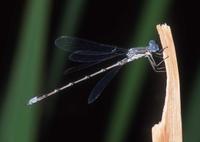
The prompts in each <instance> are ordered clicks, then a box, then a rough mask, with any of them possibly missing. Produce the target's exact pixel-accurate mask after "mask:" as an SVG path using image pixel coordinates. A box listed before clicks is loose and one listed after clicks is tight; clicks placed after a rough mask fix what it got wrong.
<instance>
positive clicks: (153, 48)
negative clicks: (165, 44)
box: [147, 40, 159, 52]
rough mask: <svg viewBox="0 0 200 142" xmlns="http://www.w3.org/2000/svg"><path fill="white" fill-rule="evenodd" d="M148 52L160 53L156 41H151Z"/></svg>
mask: <svg viewBox="0 0 200 142" xmlns="http://www.w3.org/2000/svg"><path fill="white" fill-rule="evenodd" d="M147 50H148V51H149V52H157V51H159V47H158V44H156V42H155V41H154V40H150V41H149V45H148V47H147Z"/></svg>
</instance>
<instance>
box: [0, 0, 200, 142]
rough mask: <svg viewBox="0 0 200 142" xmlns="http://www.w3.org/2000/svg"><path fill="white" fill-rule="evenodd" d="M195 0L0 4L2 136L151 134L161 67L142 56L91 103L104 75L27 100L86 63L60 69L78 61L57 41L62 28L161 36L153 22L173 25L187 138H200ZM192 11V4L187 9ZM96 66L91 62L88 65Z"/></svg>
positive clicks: (97, 35) (109, 141)
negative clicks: (40, 98) (188, 0)
mask: <svg viewBox="0 0 200 142" xmlns="http://www.w3.org/2000/svg"><path fill="white" fill-rule="evenodd" d="M194 5H195V3H186V2H181V4H180V3H179V1H178V0H175V1H172V0H171V1H170V0H163V1H160V0H149V1H139V0H123V1H115V0H109V1H107V0H95V1H94V0H84V1H83V0H43V1H41V0H16V1H13V2H3V3H2V4H1V8H0V9H1V12H0V13H1V15H2V16H1V21H2V22H1V37H2V38H1V48H0V67H1V70H0V73H1V74H0V77H1V79H0V88H1V90H0V93H1V96H0V142H40V141H41V142H51V141H52V142H53V141H70V142H78V141H87V142H90V141H91V142H126V141H127V142H130V141H140V142H147V141H148V142H150V141H152V140H151V127H152V126H153V125H154V124H155V123H158V122H159V121H160V119H161V114H162V108H163V102H164V97H165V96H164V94H165V85H166V82H165V73H155V72H153V70H152V68H151V66H150V65H149V63H148V61H147V60H146V59H141V60H138V61H135V62H133V63H131V64H128V65H126V66H124V67H123V68H122V69H121V70H120V72H119V73H118V75H117V76H116V77H115V78H114V79H113V81H112V82H111V83H110V84H109V86H108V87H107V88H106V89H105V90H104V92H103V94H102V96H101V97H100V98H99V99H98V100H97V101H96V102H95V103H93V104H91V105H88V104H87V97H88V95H89V93H90V91H91V90H92V87H93V86H94V85H95V83H96V82H97V81H98V80H99V79H100V78H101V77H102V76H103V75H104V74H102V75H99V76H98V77H95V78H93V79H91V80H89V81H85V82H84V83H81V84H78V85H76V86H74V87H72V88H71V89H67V90H65V91H63V92H61V93H59V94H57V95H56V96H53V97H50V98H48V99H47V100H45V101H43V102H41V103H38V104H35V105H33V106H27V105H26V103H27V101H28V100H29V99H30V98H31V97H33V96H36V95H39V94H43V93H47V92H48V91H51V90H53V89H55V88H57V87H59V86H62V85H64V84H66V83H67V82H68V81H71V80H74V79H77V78H78V77H81V76H83V75H84V74H85V73H87V71H82V72H75V73H74V74H72V75H70V76H67V75H63V72H64V70H65V69H66V68H68V67H71V66H73V65H77V64H75V63H71V62H69V61H68V60H67V53H65V52H63V51H62V50H59V49H57V48H55V45H54V41H55V39H56V38H58V37H60V36H62V35H69V36H75V37H80V38H84V39H88V40H92V41H96V42H99V43H106V44H111V45H117V46H120V47H123V48H130V47H132V46H145V45H146V44H147V43H148V41H149V40H150V39H155V40H157V42H158V43H159V38H158V34H157V32H156V28H155V27H156V25H157V24H160V23H165V22H166V23H168V24H169V25H170V26H171V29H172V31H173V36H174V40H175V44H176V51H177V59H178V63H179V72H180V82H181V99H182V118H183V136H184V142H199V141H200V136H199V135H198V130H199V129H200V124H199V120H200V111H199V108H200V106H199V104H200V103H199V102H200V96H199V95H200V88H199V84H200V75H199V72H200V70H199V69H200V67H199V63H200V62H199V57H198V53H199V52H198V51H199V49H198V44H197V43H196V41H198V40H195V36H192V35H195V32H197V31H196V30H195V29H194V26H192V24H193V21H195V19H193V18H192V16H190V13H188V11H189V10H187V9H190V8H192V7H193V6H194ZM189 12H191V13H195V12H194V9H193V10H192V11H191V10H190V11H189ZM91 70H93V71H95V69H94V68H93V69H91Z"/></svg>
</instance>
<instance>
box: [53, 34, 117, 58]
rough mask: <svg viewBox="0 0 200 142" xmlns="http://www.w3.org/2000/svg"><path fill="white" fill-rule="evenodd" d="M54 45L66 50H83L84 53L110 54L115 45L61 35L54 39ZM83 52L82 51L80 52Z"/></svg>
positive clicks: (113, 50)
mask: <svg viewBox="0 0 200 142" xmlns="http://www.w3.org/2000/svg"><path fill="white" fill-rule="evenodd" d="M55 45H56V46H57V47H58V48H61V49H63V50H66V51H72V52H73V51H77V50H81V51H84V54H90V55H93V54H94V55H96V54H98V55H99V54H110V53H113V52H115V50H116V47H115V46H112V45H106V44H100V43H96V42H93V41H89V40H85V39H81V38H76V37H70V36H61V37H59V38H57V39H56V40H55ZM82 54H83V53H82Z"/></svg>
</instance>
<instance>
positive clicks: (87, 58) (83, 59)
mask: <svg viewBox="0 0 200 142" xmlns="http://www.w3.org/2000/svg"><path fill="white" fill-rule="evenodd" d="M125 55H126V53H113V54H100V55H97V54H96V55H90V54H82V52H79V51H75V52H73V53H72V54H70V55H69V60H71V61H73V62H79V63H90V62H98V61H106V60H109V59H112V58H115V57H120V56H123V57H125Z"/></svg>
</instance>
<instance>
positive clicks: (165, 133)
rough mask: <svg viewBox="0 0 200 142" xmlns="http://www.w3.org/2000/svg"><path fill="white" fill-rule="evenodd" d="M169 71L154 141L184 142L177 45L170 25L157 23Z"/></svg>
mask: <svg viewBox="0 0 200 142" xmlns="http://www.w3.org/2000/svg"><path fill="white" fill-rule="evenodd" d="M157 31H158V33H159V36H160V40H161V44H162V48H165V47H167V48H166V49H165V50H164V52H163V56H164V57H168V58H167V59H166V60H165V67H166V73H167V86H166V97H165V104H164V109H163V114H162V120H161V122H159V124H156V125H154V126H153V128H152V139H153V142H182V123H181V105H180V84H179V73H178V65H177V59H176V52H175V46H174V42H173V37H172V33H171V29H170V27H169V26H168V25H166V24H163V25H157Z"/></svg>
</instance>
